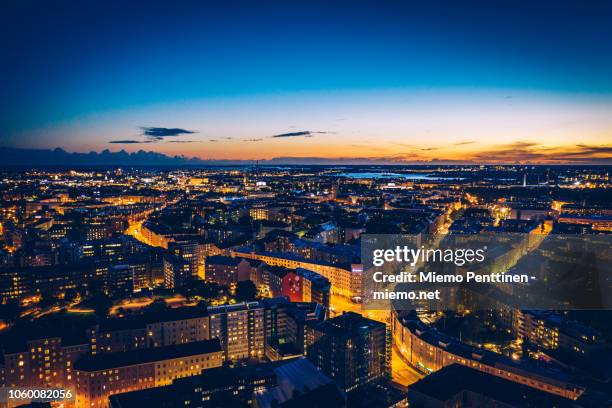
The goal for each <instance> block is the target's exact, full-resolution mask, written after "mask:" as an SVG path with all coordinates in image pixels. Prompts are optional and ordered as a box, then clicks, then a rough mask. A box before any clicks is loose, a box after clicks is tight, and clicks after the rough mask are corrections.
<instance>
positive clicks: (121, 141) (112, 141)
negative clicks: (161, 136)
mask: <svg viewBox="0 0 612 408" xmlns="http://www.w3.org/2000/svg"><path fill="white" fill-rule="evenodd" d="M108 143H116V144H136V143H153V142H152V141H151V140H131V139H129V140H111V141H110V142H108Z"/></svg>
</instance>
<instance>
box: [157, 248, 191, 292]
mask: <svg viewBox="0 0 612 408" xmlns="http://www.w3.org/2000/svg"><path fill="white" fill-rule="evenodd" d="M163 262H164V264H163V268H164V287H165V288H168V289H173V288H176V287H181V286H184V285H185V284H187V283H188V282H189V281H191V280H192V279H193V275H192V271H191V264H190V263H189V262H187V261H186V260H184V259H183V258H181V257H179V256H176V255H170V254H168V255H166V256H164V261H163Z"/></svg>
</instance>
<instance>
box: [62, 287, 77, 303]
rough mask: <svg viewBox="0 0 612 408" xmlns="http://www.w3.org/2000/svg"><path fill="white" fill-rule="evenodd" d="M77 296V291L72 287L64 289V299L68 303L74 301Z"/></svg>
mask: <svg viewBox="0 0 612 408" xmlns="http://www.w3.org/2000/svg"><path fill="white" fill-rule="evenodd" d="M78 296H79V294H78V292H77V291H76V290H74V289H72V288H69V289H66V292H64V300H65V301H66V302H69V303H72V302H74V301H75V300H76V298H77V297H78Z"/></svg>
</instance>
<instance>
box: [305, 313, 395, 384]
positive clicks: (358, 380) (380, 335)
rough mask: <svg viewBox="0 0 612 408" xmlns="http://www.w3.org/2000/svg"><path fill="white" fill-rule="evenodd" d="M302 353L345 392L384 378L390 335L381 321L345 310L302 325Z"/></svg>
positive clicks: (387, 362) (386, 373) (389, 351)
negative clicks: (304, 345)
mask: <svg viewBox="0 0 612 408" xmlns="http://www.w3.org/2000/svg"><path fill="white" fill-rule="evenodd" d="M306 345H307V350H306V356H307V357H308V359H309V360H310V361H311V362H312V363H313V364H314V365H315V366H316V367H317V368H319V369H320V370H321V371H323V372H324V373H325V374H327V375H328V376H329V377H330V378H331V379H332V380H334V381H335V382H336V384H337V385H338V386H339V387H340V389H342V390H343V391H345V392H351V391H354V390H357V389H359V388H360V387H362V386H364V385H366V384H369V383H372V382H375V381H379V380H383V379H386V378H387V377H388V375H389V370H390V358H391V350H390V346H391V343H390V339H389V337H388V335H387V328H386V326H385V324H384V323H380V322H377V321H375V320H371V319H367V318H365V317H363V316H361V315H359V314H357V313H353V312H347V313H344V314H342V315H340V316H337V317H335V318H333V319H329V320H326V321H323V322H320V323H315V324H312V325H308V326H307V327H306Z"/></svg>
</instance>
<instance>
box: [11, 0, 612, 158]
mask: <svg viewBox="0 0 612 408" xmlns="http://www.w3.org/2000/svg"><path fill="white" fill-rule="evenodd" d="M2 9H3V10H2V13H0V14H1V16H2V17H1V24H0V25H1V28H0V30H1V36H0V37H1V38H2V39H1V41H2V49H3V54H4V58H3V61H4V62H3V63H2V68H0V69H1V70H2V72H1V74H2V82H3V84H2V89H3V94H4V97H3V98H2V100H1V101H0V104H1V105H0V119H1V120H2V123H3V124H4V130H3V134H2V143H1V144H8V145H32V146H38V145H40V146H53V145H58V144H61V145H66V146H65V147H68V148H74V149H77V150H78V149H85V148H86V147H87V146H92V147H96V146H102V145H103V144H104V143H107V140H106V139H104V140H102V141H99V143H95V142H94V140H93V138H94V137H95V138H99V137H100V136H99V135H100V134H101V133H104V134H109V135H112V136H113V137H116V138H117V137H122V136H125V137H132V136H133V135H132V134H130V133H129V132H132V133H135V132H136V133H137V129H138V127H139V126H168V127H187V126H188V124H191V122H189V121H188V122H189V123H187V124H183V123H167V122H166V118H164V123H136V122H134V123H131V124H130V120H131V119H130V118H134V121H136V120H137V119H139V120H145V119H148V118H149V117H152V118H155V117H156V115H155V114H153V113H152V112H156V113H159V112H160V111H163V107H164V106H170V105H172V106H174V105H176V104H183V105H181V106H183V107H184V106H185V105H186V106H189V105H190V104H192V103H193V104H196V103H210V102H211V101H221V102H219V103H218V104H217V105H215V109H217V108H218V106H219V105H223V104H224V103H229V102H227V98H230V99H232V100H233V101H234V102H235V101H240V100H252V101H253V102H252V104H255V105H258V106H261V104H264V105H265V103H270V110H272V109H273V108H272V107H273V106H274V103H273V102H274V97H275V96H278V95H283V96H284V97H287V98H289V99H291V100H295V99H296V98H299V97H300V95H307V96H308V95H310V96H312V95H317V94H319V93H326V94H327V95H330V94H331V95H333V97H334V98H339V99H338V100H336V99H334V98H332V99H331V100H325V101H324V102H322V103H324V104H325V105H326V106H329V107H330V108H331V109H333V108H334V106H338V104H341V103H342V97H346V98H348V99H351V97H350V95H354V94H360V93H362V92H378V93H386V92H390V90H391V91H394V92H408V93H409V92H410V91H411V90H419V92H422V91H423V90H425V91H428V90H429V91H432V92H434V93H436V92H437V94H436V95H440V94H442V95H443V94H444V93H445V92H448V91H454V92H459V93H460V94H461V95H462V97H464V98H466V102H469V100H470V99H471V98H470V92H478V91H483V92H489V91H499V92H501V93H502V94H509V95H516V94H521V93H535V94H538V95H546V96H545V97H541V98H543V99H546V100H550V99H554V100H556V101H563V102H565V101H572V100H576V99H580V100H581V101H584V103H587V104H589V103H591V102H593V101H596V103H602V100H603V101H604V102H603V103H604V105H603V106H604V109H605V107H607V108H609V105H608V104H607V103H608V102H609V98H610V95H612V29H611V27H612V2H610V1H559V0H557V1H533V0H532V1H483V2H476V1H469V2H462V1H448V2H441V1H422V2H410V1H386V0H383V1H368V2H364V1H350V2H348V1H325V2H319V1H279V2H273V1H252V0H251V1H227V0H224V1H198V2H181V1H177V2H155V1H153V2H152V1H146V2H144V1H143V2H137V1H123V2H113V1H110V2H109V1H106V2H94V1H72V2H71V1H58V2H50V1H7V2H3V5H2ZM457 90H459V91H457ZM515 90H516V92H517V93H516V94H513V91H515ZM249 98H253V99H249ZM478 98H479V96H476V97H475V99H478ZM383 99H384V98H383ZM397 100H401V97H398V99H397ZM276 102H278V103H281V102H279V101H276ZM528 102H533V101H528ZM541 102H542V101H541V100H538V101H537V102H534V103H536V104H541ZM379 103H383V104H393V103H395V102H393V100H387V99H384V101H382V102H381V101H380V100H378V99H376V98H374V99H373V102H372V104H373V108H374V109H375V108H376V106H378V105H377V104H379ZM364 104H365V105H367V104H368V103H367V102H364ZM434 105H435V103H434ZM251 106H252V105H251ZM362 108H363V109H367V106H365V107H362ZM173 109H177V108H176V106H174V107H173ZM249 109H251V108H249V104H248V103H246V106H240V107H236V106H233V107H232V109H231V110H230V111H227V112H226V114H227V116H231V115H232V114H235V113H236V114H241V113H244V112H245V111H249ZM305 109H306V110H308V109H309V108H307V107H302V106H296V110H302V111H303V110H305ZM390 109H393V108H392V107H391V108H390ZM564 109H565V108H564ZM586 109H587V110H588V108H586ZM145 110H149V111H150V115H149V116H147V115H140V116H138V115H135V116H130V114H133V113H134V111H138V112H140V113H142V112H143V111H145ZM126 112H127V113H126ZM230 112H231V113H230ZM123 113H125V114H123ZM193 114H194V115H197V112H194V113H193ZM339 114H340V113H339ZM268 116H269V117H267V118H266V119H265V121H266V126H259V125H261V124H257V123H254V124H253V125H252V126H253V128H254V129H256V132H255V133H257V132H264V133H265V132H268V129H269V132H273V133H274V132H275V130H273V126H272V125H271V123H272V122H273V120H274V117H275V114H274V112H269V115H268ZM167 119H169V118H167ZM262 120H263V119H262ZM75 123H77V124H80V125H81V127H75ZM193 123H194V124H195V125H196V126H197V127H198V129H194V130H196V131H197V132H198V133H205V132H206V129H202V128H201V127H204V128H206V123H204V124H203V125H201V124H199V123H196V122H193ZM302 123H304V122H300V123H299V124H300V125H302ZM218 126H221V125H218ZM283 126H285V127H282V128H279V129H278V132H282V131H288V130H289V127H290V126H291V124H289V123H287V124H284V123H283ZM303 126H308V123H304V124H303ZM315 126H319V128H318V130H323V129H322V127H324V126H327V124H326V123H325V122H324V121H323V120H321V121H320V122H317V123H315ZM88 128H89V129H91V134H90V132H89V131H88V130H86V129H88ZM264 128H265V130H263V129H264ZM96 129H98V131H97V132H96ZM102 129H103V131H102ZM127 129H130V130H129V131H128V130H127ZM215 129H217V128H215ZM310 130H316V129H310ZM381 131H382V130H381ZM217 132H219V131H217ZM234 132H237V131H234ZM213 133H214V132H213ZM213 133H211V134H210V137H217V135H216V134H213ZM239 133H240V134H241V135H242V134H246V133H247V131H245V132H239ZM94 134H95V136H92V135H94ZM228 134H229V133H228ZM68 135H69V136H68ZM219 135H220V136H227V134H225V133H223V132H220V133H219ZM254 136H258V134H255V135H254ZM24 137H27V138H28V141H29V143H24ZM125 137H122V138H125ZM54 138H56V139H57V140H54ZM81 138H84V139H86V140H89V139H88V138H90V139H91V140H89V141H88V143H85V144H83V143H80V140H81ZM107 139H108V138H107ZM71 140H74V143H72V145H71V142H70V141H71ZM598 140H600V139H598ZM56 141H57V143H55V142H56Z"/></svg>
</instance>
